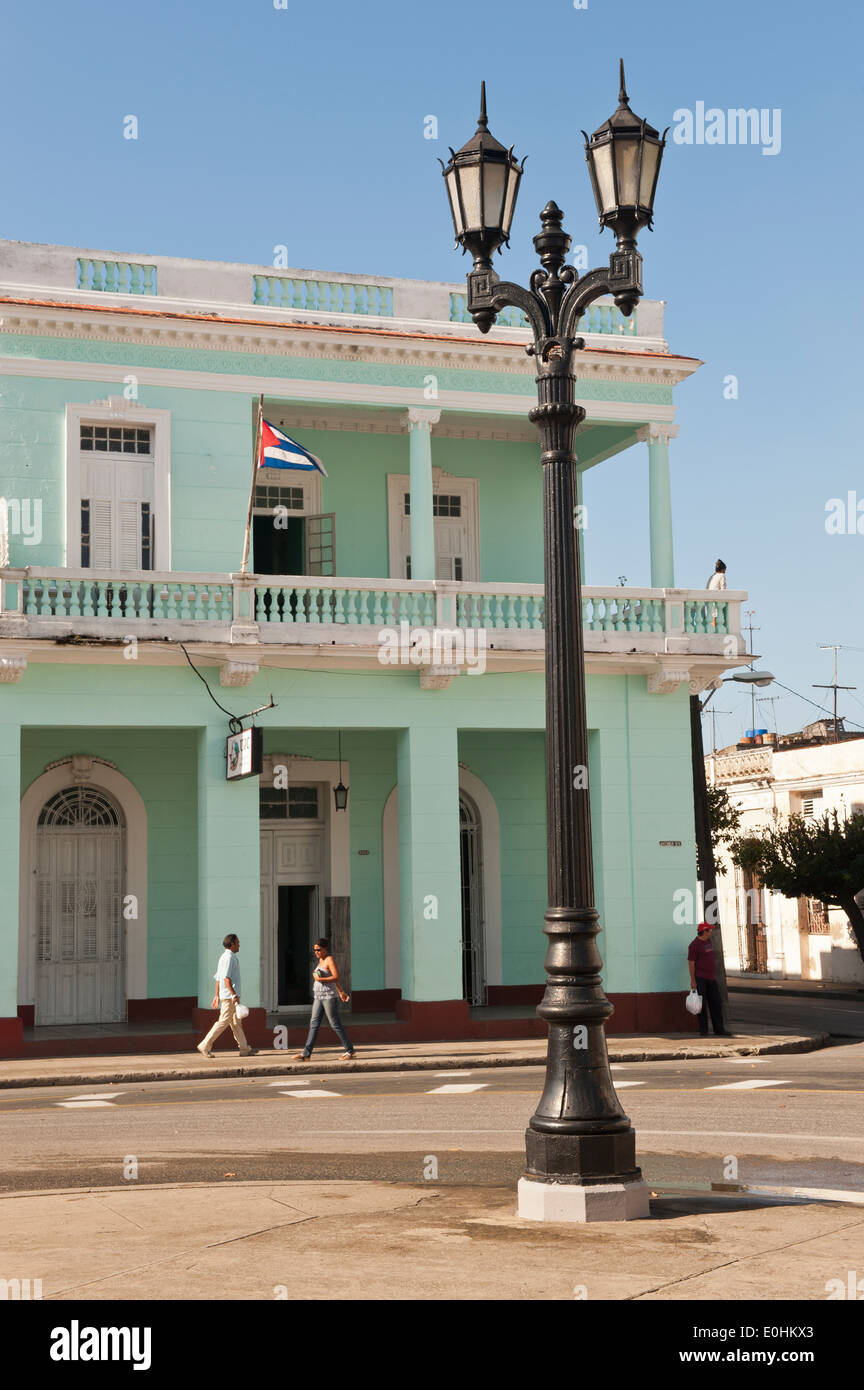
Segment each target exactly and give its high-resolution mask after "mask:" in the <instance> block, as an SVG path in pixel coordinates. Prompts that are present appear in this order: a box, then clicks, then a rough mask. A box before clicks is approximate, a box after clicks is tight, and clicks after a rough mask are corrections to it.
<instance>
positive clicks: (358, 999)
mask: <svg viewBox="0 0 864 1390" xmlns="http://www.w3.org/2000/svg"><path fill="white" fill-rule="evenodd" d="M401 998H402V991H401V989H355V990H354V991H353V993H352V995H351V1009H352V1011H353V1012H354V1013H355V1014H392V1013H395V1012H396V1005H397V1004H398V1002H399V1000H400V999H401Z"/></svg>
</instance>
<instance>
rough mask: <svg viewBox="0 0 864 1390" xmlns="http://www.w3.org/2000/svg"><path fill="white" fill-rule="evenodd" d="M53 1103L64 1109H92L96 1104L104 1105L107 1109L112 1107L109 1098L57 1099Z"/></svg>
mask: <svg viewBox="0 0 864 1390" xmlns="http://www.w3.org/2000/svg"><path fill="white" fill-rule="evenodd" d="M55 1105H59V1106H62V1108H63V1109H64V1110H88V1109H89V1110H94V1109H96V1107H97V1106H101V1105H104V1106H106V1107H107V1109H109V1110H112V1109H113V1102H112V1101H110V1100H58V1101H55Z"/></svg>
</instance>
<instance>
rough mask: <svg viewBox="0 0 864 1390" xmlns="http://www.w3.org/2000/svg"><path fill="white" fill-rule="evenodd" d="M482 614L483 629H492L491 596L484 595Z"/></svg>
mask: <svg viewBox="0 0 864 1390" xmlns="http://www.w3.org/2000/svg"><path fill="white" fill-rule="evenodd" d="M480 614H481V617H482V619H483V627H492V626H493V622H492V601H491V598H490V595H489V594H484V595H483V603H482V605H481V609H480Z"/></svg>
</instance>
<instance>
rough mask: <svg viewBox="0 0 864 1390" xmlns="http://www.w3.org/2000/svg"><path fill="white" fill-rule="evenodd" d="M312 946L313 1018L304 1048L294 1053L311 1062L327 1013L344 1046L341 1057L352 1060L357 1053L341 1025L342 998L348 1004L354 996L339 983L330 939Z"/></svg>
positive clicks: (321, 940) (324, 939)
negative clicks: (313, 957)
mask: <svg viewBox="0 0 864 1390" xmlns="http://www.w3.org/2000/svg"><path fill="white" fill-rule="evenodd" d="M312 949H313V951H314V952H315V969H314V970H313V971H312V1018H311V1019H310V1022H309V1036H308V1037H307V1039H306V1042H305V1045H304V1047H303V1051H302V1052H298V1053H296V1054H295V1057H294V1061H295V1062H308V1061H309V1058H310V1057H311V1056H312V1049H313V1047H314V1046H315V1041H316V1039H317V1037H318V1029H319V1028H320V1027H321V1019H322V1018H323V1016H324V1014H326V1015H327V1022H328V1023H329V1024H330V1027H331V1028H332V1029H333V1032H334V1033H335V1034H336V1036H337V1038H338V1039H339V1041H340V1042H341V1044H342V1046H343V1047H344V1049H345V1051H344V1052H343V1053H342V1056H341V1057H340V1059H339V1060H340V1062H350V1061H351V1060H352V1058H353V1056H354V1045H353V1043H352V1042H351V1039H350V1038H349V1037H348V1034H347V1033H346V1032H345V1029H344V1028H343V1026H342V1020H341V1019H340V1017H339V1000H340V999H341V1000H342V1003H343V1004H347V1003H348V1000H349V999H350V998H351V996H350V994H346V993H345V991H344V989H343V988H342V986H341V985H340V983H339V967H338V966H337V964H336V962H335V960H334V959H333V957H332V955H331V954H330V942H329V941H328V940H327V938H326V936H322V937H321V939H320V941H316V942H315V945H314V946H313V948H312Z"/></svg>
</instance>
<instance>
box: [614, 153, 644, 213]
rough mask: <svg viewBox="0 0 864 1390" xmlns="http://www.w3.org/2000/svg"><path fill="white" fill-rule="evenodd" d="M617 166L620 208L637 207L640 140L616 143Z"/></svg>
mask: <svg viewBox="0 0 864 1390" xmlns="http://www.w3.org/2000/svg"><path fill="white" fill-rule="evenodd" d="M615 165H616V168H617V170H618V206H619V208H623V207H635V206H636V204H637V203H638V202H639V185H638V177H639V139H638V137H637V138H636V139H635V140H631V139H628V138H626V137H625V138H624V139H618V140H616V141H615Z"/></svg>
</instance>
